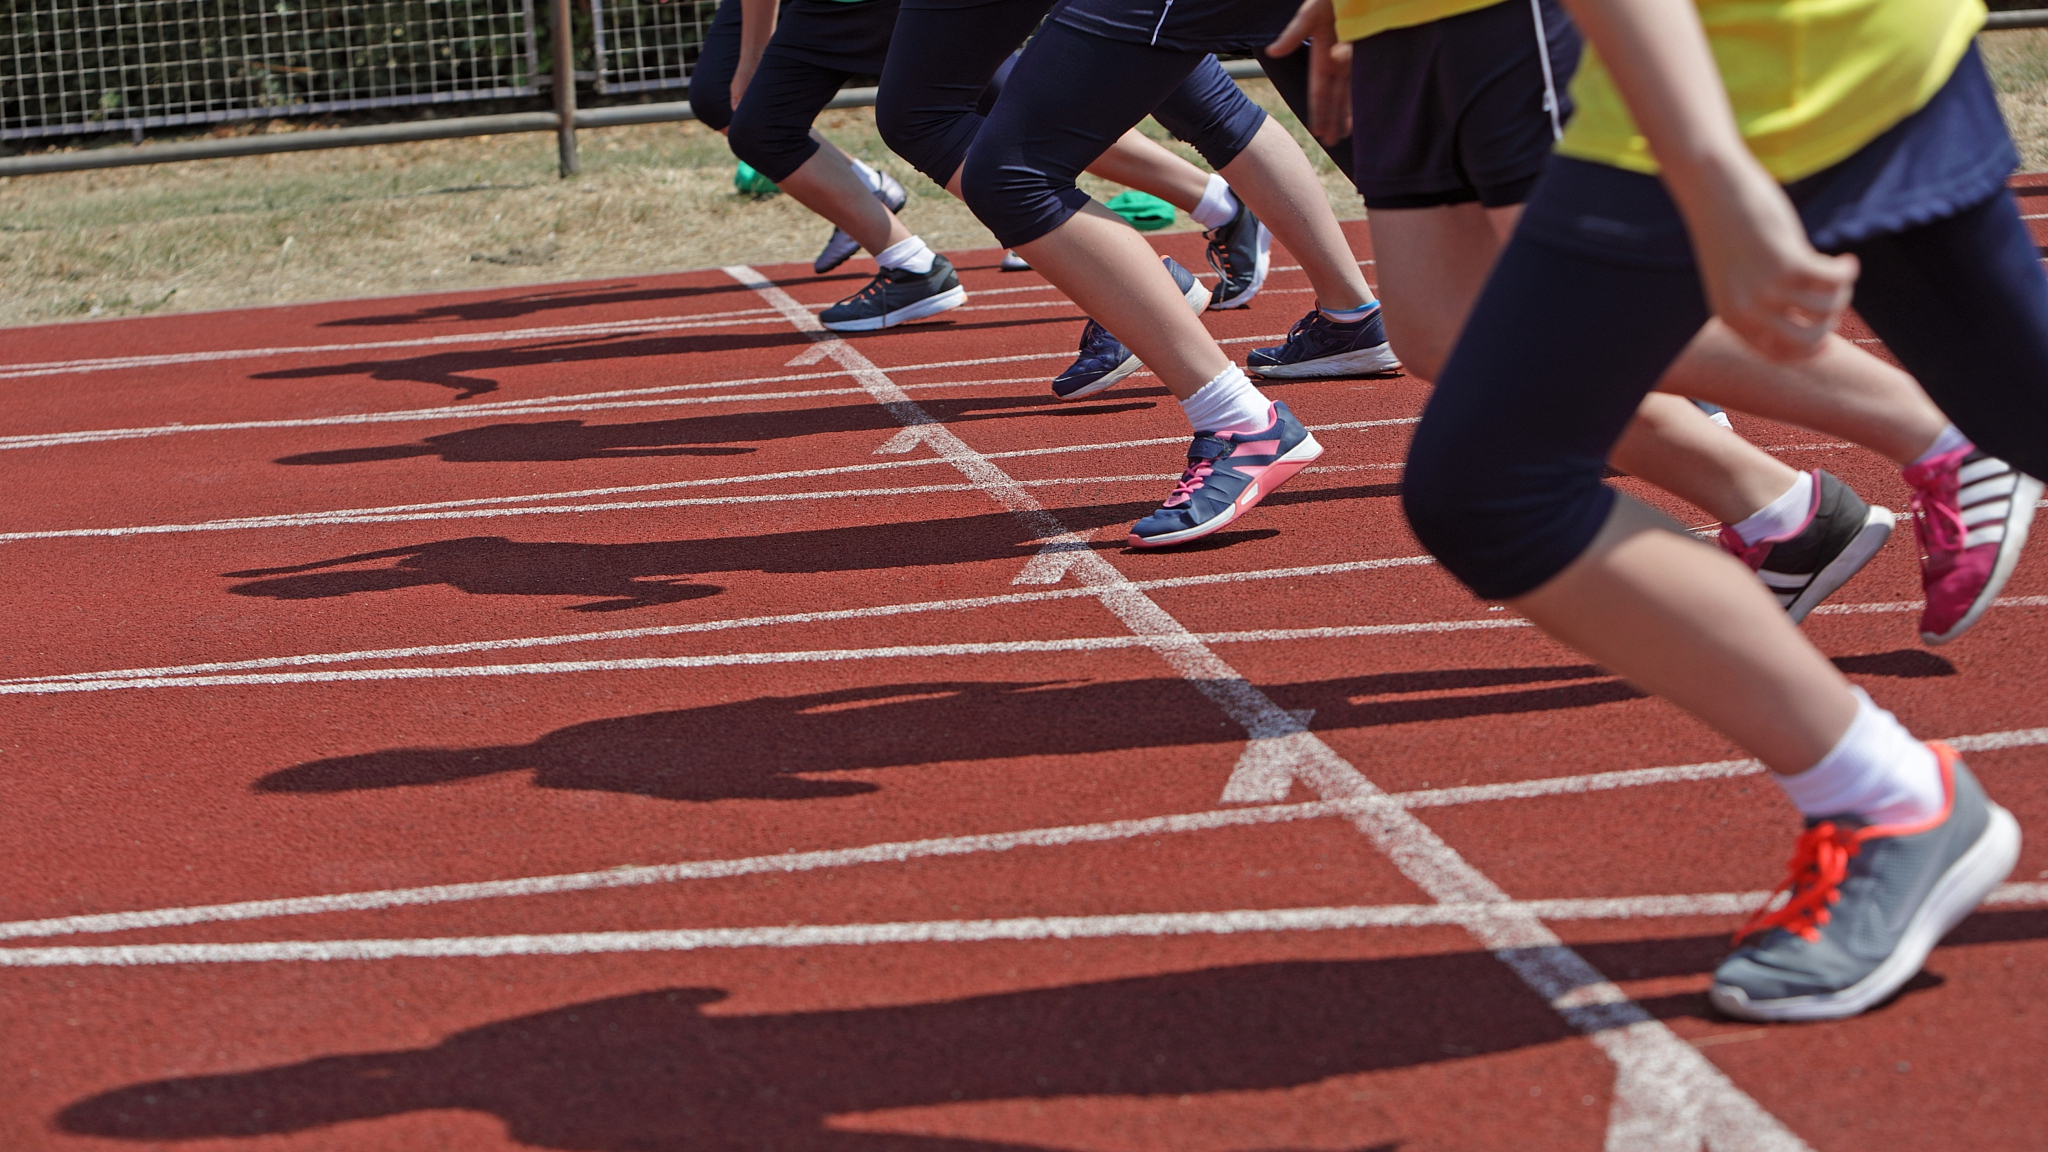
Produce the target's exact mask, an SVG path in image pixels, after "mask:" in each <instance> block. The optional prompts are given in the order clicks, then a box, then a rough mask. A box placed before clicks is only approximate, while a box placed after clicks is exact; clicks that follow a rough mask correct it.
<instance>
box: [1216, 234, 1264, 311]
mask: <svg viewBox="0 0 2048 1152" xmlns="http://www.w3.org/2000/svg"><path fill="white" fill-rule="evenodd" d="M1272 265H1273V230H1272V229H1270V228H1268V227H1266V224H1265V222H1264V221H1263V220H1262V221H1260V222H1259V259H1258V262H1257V263H1255V264H1253V265H1252V286H1251V287H1249V288H1247V289H1245V290H1244V291H1242V292H1240V293H1238V294H1237V295H1235V296H1232V297H1231V298H1230V299H1228V300H1222V301H1219V300H1217V299H1216V298H1214V297H1213V296H1212V297H1210V298H1209V307H1211V308H1243V307H1246V306H1248V305H1249V304H1251V302H1252V297H1254V296H1257V295H1258V294H1259V289H1261V288H1264V287H1265V286H1266V272H1267V270H1268V269H1270V268H1271V267H1272Z"/></svg>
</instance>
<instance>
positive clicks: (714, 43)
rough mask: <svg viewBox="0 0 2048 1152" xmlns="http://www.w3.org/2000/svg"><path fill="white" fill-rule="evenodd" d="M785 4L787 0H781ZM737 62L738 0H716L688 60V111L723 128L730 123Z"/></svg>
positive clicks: (737, 67)
mask: <svg viewBox="0 0 2048 1152" xmlns="http://www.w3.org/2000/svg"><path fill="white" fill-rule="evenodd" d="M782 7H783V8H784V9H787V8H788V7H789V0H782ZM739 65H740V0H719V4H718V11H717V12H715V13H713V14H712V16H711V26H710V27H709V28H706V29H705V30H704V42H703V43H702V44H700V45H698V47H697V59H696V60H695V61H693V62H692V63H691V64H690V113H691V114H692V115H693V116H695V117H696V118H697V120H698V121H699V122H700V123H703V124H706V125H709V126H710V127H711V128H713V129H714V130H716V131H719V132H723V131H725V130H726V128H727V127H728V126H729V125H731V124H732V77H733V73H735V72H737V71H738V70H739Z"/></svg>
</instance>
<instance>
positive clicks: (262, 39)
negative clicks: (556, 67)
mask: <svg viewBox="0 0 2048 1152" xmlns="http://www.w3.org/2000/svg"><path fill="white" fill-rule="evenodd" d="M0 55H4V59H0V140H19V139H23V138H26V137H35V136H59V135H66V134H73V133H85V132H108V131H118V130H126V129H140V128H158V127H171V126H176V125H181V124H205V123H212V122H217V121H223V120H247V119H257V118H265V117H272V116H296V115H308V114H312V113H318V112H334V111H346V110H349V109H360V108H388V107H397V106H400V105H410V104H442V103H454V102H457V101H463V100H484V99H491V98H496V97H505V96H530V95H532V94H533V93H534V91H535V90H536V88H537V87H538V86H539V84H540V83H544V82H545V78H543V77H540V76H539V75H538V73H539V57H538V54H537V51H536V45H535V40H534V23H533V0H393V2H388V3H375V2H372V3H364V2H362V0H347V2H344V0H102V2H100V3H76V2H71V3H62V2H55V0H0Z"/></svg>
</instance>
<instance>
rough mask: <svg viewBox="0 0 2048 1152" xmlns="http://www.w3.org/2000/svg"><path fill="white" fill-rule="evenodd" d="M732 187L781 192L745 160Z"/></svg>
mask: <svg viewBox="0 0 2048 1152" xmlns="http://www.w3.org/2000/svg"><path fill="white" fill-rule="evenodd" d="M732 186H733V187H735V188H737V189H739V190H740V191H741V192H742V193H744V194H746V195H748V196H773V195H775V194H776V193H777V192H780V191H782V189H780V188H777V187H776V186H775V181H773V180H770V179H769V178H767V177H766V176H763V175H761V174H760V173H759V172H756V171H754V166H753V165H751V164H749V163H747V162H746V161H745V160H742V161H740V166H739V168H738V170H736V171H735V172H733V174H732ZM1172 211H1173V209H1172V208H1171V207H1169V208H1167V212H1168V213H1169V214H1170V213H1172ZM1168 222H1169V223H1171V222H1172V217H1171V216H1170V215H1169V216H1168ZM1155 227H1157V225H1155Z"/></svg>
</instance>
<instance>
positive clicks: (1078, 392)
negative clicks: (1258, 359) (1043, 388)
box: [1052, 256, 1209, 400]
mask: <svg viewBox="0 0 2048 1152" xmlns="http://www.w3.org/2000/svg"><path fill="white" fill-rule="evenodd" d="M1159 262H1160V263H1161V264H1163V265H1165V266H1166V272H1167V275H1169V276H1172V277H1173V286H1174V287H1176V288H1178V289H1180V294H1181V297H1182V298H1183V299H1185V300H1186V301H1187V302H1188V307H1190V308H1193V309H1194V310H1195V312H1196V313H1198V314H1199V313H1200V312H1201V311H1202V309H1203V308H1204V307H1207V306H1208V303H1209V293H1208V292H1207V291H1205V290H1204V289H1203V288H1202V284H1201V281H1199V280H1196V279H1195V274H1194V273H1193V272H1190V271H1188V270H1187V269H1185V268H1183V267H1181V266H1180V265H1179V264H1178V263H1176V262H1175V261H1174V259H1173V257H1171V256H1166V257H1162V258H1161V259H1160V261H1159ZM1142 367H1144V365H1143V364H1142V363H1140V362H1139V360H1138V356H1137V354H1136V353H1135V352H1132V351H1131V350H1130V349H1128V348H1126V347H1124V344H1123V341H1121V340H1118V339H1117V338H1116V337H1115V336H1112V335H1110V332H1109V329H1107V328H1104V327H1103V326H1102V325H1100V324H1097V323H1096V322H1095V321H1093V320H1090V321H1088V326H1087V327H1086V328H1083V329H1081V356H1080V359H1078V360H1075V361H1074V362H1073V364H1071V365H1069V366H1068V367H1067V370H1066V371H1065V372H1062V373H1060V374H1059V375H1058V376H1056V377H1054V378H1053V382H1052V394H1053V395H1055V396H1057V397H1059V398H1060V399H1062V400H1079V399H1080V398H1081V397H1083V396H1093V395H1094V394H1096V393H1097V392H1100V391H1102V390H1103V389H1104V388H1107V387H1109V386H1110V385H1112V384H1114V383H1116V382H1117V381H1119V380H1121V379H1123V378H1124V377H1126V376H1129V375H1130V374H1131V373H1133V372H1136V371H1137V370H1138V369H1140V368H1142Z"/></svg>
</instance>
